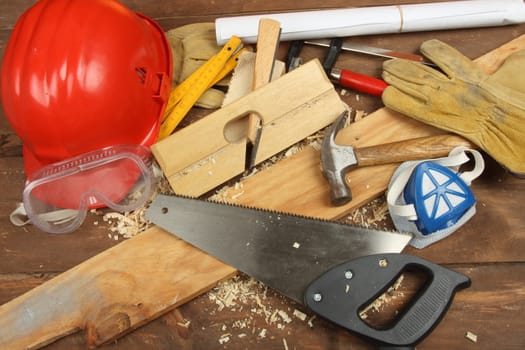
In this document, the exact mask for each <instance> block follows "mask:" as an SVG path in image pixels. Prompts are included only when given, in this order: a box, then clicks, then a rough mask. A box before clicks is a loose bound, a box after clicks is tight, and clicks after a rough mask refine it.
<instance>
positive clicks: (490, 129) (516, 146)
mask: <svg viewBox="0 0 525 350" xmlns="http://www.w3.org/2000/svg"><path fill="white" fill-rule="evenodd" d="M421 53H422V54H423V55H425V56H426V57H427V58H428V59H429V60H431V61H432V62H434V63H435V64H436V65H437V66H438V67H439V68H440V69H441V70H442V72H440V71H438V70H436V69H433V68H431V67H428V66H425V65H422V64H419V63H414V62H410V61H406V60H399V59H397V60H390V61H386V62H385V63H384V64H383V79H384V80H385V81H386V82H387V83H388V84H390V86H389V87H387V88H386V89H385V91H384V92H383V95H382V99H383V103H384V104H385V106H387V107H388V108H391V109H393V110H395V111H398V112H400V113H403V114H405V115H407V116H409V117H412V118H414V119H417V120H419V121H422V122H424V123H427V124H430V125H433V126H436V127H438V128H441V129H444V130H447V131H452V132H454V133H457V134H459V135H461V136H463V137H465V138H467V139H469V140H470V141H472V142H473V143H475V144H476V145H478V146H479V147H480V148H481V149H483V150H484V151H485V152H487V153H488V154H489V155H490V156H492V157H493V158H494V159H495V160H496V161H498V162H499V163H500V164H502V165H503V166H504V167H506V168H507V169H509V170H510V171H511V172H513V173H515V174H517V175H520V176H525V80H524V79H523V72H524V71H525V51H518V52H515V53H513V54H512V55H510V56H509V57H508V58H507V59H506V61H505V62H504V63H503V65H502V66H501V67H500V68H499V69H498V70H497V71H496V72H495V73H494V74H492V75H487V74H485V73H483V71H482V70H481V69H480V68H479V67H478V66H477V65H476V64H475V63H474V62H472V61H471V60H470V59H468V58H467V57H465V56H464V55H462V54H461V53H459V52H458V51H457V50H455V49H454V48H452V47H450V46H449V45H447V44H445V43H443V42H441V41H439V40H429V41H426V42H424V43H423V44H422V45H421Z"/></svg>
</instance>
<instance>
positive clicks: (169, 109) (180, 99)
mask: <svg viewBox="0 0 525 350" xmlns="http://www.w3.org/2000/svg"><path fill="white" fill-rule="evenodd" d="M244 50H245V49H243V48H242V41H241V39H240V38H238V37H236V36H233V37H232V38H231V39H230V40H229V41H228V42H227V43H226V45H224V47H223V48H222V49H221V50H220V51H219V52H218V53H217V54H216V55H214V56H213V57H212V58H210V59H209V60H208V61H207V62H206V63H205V64H204V65H202V66H201V67H200V68H199V69H197V70H196V71H195V72H194V73H192V74H191V75H190V76H189V77H188V78H187V79H186V80H184V81H183V82H182V83H181V84H179V85H178V86H177V87H176V88H175V89H173V91H172V92H171V93H170V97H169V99H168V104H167V106H166V111H165V112H164V115H163V120H162V124H161V126H160V132H159V140H161V139H163V138H165V137H167V136H169V135H170V134H171V133H172V132H173V130H175V128H176V127H177V125H178V124H179V123H180V121H181V120H182V118H184V116H185V115H186V114H187V113H188V112H189V110H190V109H191V108H192V107H193V106H194V105H195V103H196V102H197V100H198V99H199V98H200V97H201V96H202V94H203V93H204V91H206V90H207V89H209V88H210V87H212V86H213V85H215V84H216V83H217V82H219V81H220V80H221V79H222V78H224V77H225V76H226V75H227V74H228V73H229V72H231V71H232V70H233V69H234V68H235V66H236V65H237V61H238V58H239V56H240V55H241V53H242V52H243V51H244Z"/></svg>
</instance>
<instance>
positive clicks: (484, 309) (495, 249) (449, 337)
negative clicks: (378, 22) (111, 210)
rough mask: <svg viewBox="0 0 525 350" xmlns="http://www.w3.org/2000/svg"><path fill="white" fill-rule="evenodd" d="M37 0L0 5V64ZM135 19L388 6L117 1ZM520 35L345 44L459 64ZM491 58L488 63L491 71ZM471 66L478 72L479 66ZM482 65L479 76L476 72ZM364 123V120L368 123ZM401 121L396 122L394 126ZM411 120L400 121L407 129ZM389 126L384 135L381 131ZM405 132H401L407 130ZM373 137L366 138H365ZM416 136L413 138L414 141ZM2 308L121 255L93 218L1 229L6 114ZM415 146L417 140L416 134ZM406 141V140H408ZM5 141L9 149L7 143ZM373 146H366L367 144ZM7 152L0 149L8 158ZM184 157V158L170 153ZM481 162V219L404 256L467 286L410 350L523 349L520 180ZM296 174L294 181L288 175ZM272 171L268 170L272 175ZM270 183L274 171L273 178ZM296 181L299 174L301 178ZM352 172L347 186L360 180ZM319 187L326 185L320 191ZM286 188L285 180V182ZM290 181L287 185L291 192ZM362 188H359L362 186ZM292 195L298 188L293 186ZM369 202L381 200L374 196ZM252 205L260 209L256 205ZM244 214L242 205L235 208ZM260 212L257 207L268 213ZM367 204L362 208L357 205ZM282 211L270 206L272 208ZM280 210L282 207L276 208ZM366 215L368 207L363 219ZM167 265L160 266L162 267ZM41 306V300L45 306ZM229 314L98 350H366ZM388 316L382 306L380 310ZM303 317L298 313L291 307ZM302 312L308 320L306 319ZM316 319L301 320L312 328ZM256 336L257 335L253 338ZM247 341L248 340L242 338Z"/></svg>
mask: <svg viewBox="0 0 525 350" xmlns="http://www.w3.org/2000/svg"><path fill="white" fill-rule="evenodd" d="M437 1H438V0H402V1H396V2H395V3H397V4H402V3H403V4H409V3H426V2H437ZM34 2H35V1H34V0H19V1H2V2H0V14H1V16H0V57H3V52H4V50H5V45H6V43H7V40H8V38H9V35H10V32H11V29H12V27H13V25H14V23H15V21H16V19H17V17H18V16H19V15H20V14H21V13H22V12H23V11H24V10H25V9H26V8H27V7H29V6H30V5H31V4H33V3H34ZM123 2H124V3H125V4H126V5H128V6H130V7H131V8H132V9H134V10H135V11H139V12H142V13H145V14H146V15H148V16H151V17H153V18H155V19H156V20H157V21H158V22H159V23H160V24H161V25H162V26H163V28H164V29H171V28H174V27H176V26H180V25H183V24H188V23H195V22H210V21H213V20H214V19H215V18H217V17H222V16H229V15H231V16H234V15H239V14H243V13H244V14H250V13H265V12H280V11H295V10H300V9H304V10H309V9H317V8H335V7H348V6H376V5H391V4H392V3H393V2H392V1H389V0H380V1H373V2H372V1H370V0H355V1H351V2H348V1H347V0H327V1H324V2H322V3H319V1H317V0H303V1H286V2H283V1H280V0H264V1H263V0H254V1H249V2H246V1H215V2H210V1H208V0H195V1H192V2H191V4H190V3H188V2H184V1H179V0H172V1H142V0H123ZM524 32H525V25H519V26H502V27H493V28H473V29H459V30H448V31H438V32H415V33H405V34H402V35H375V36H358V37H354V38H352V41H354V42H356V43H361V44H365V45H370V46H377V47H385V48H392V49H395V50H396V51H403V52H414V53H416V52H417V51H418V48H419V45H420V44H421V42H423V41H425V40H429V39H435V38H438V39H441V40H443V41H445V42H447V43H449V44H450V45H452V46H454V47H456V48H458V49H459V50H460V51H461V52H463V53H464V54H465V55H466V56H467V57H470V58H475V57H478V56H480V55H482V54H484V53H486V52H488V51H490V50H492V49H494V48H496V47H498V46H500V45H504V44H506V43H507V42H509V41H510V40H512V39H515V38H518V37H519V36H520V35H522V34H523V33H524ZM504 46H506V47H507V50H508V51H509V52H512V51H514V50H516V49H517V48H519V47H520V46H521V44H518V45H517V46H514V43H513V42H512V41H511V42H509V44H507V45H504ZM286 49H287V43H286V42H284V43H281V45H280V47H279V54H278V56H279V57H280V58H281V59H282V58H284V57H285V54H286ZM323 55H324V50H322V49H318V48H311V47H306V48H304V50H303V52H302V57H303V59H304V61H308V60H310V59H312V58H316V57H323ZM505 56H506V55H505V54H503V55H501V56H500V57H495V56H490V55H488V56H484V58H487V59H488V61H491V62H492V63H489V65H490V66H493V67H496V66H497V65H498V64H499V62H501V59H502V58H503V57H505ZM489 58H490V59H489ZM381 62H382V60H381V59H374V58H371V57H369V56H366V55H358V54H348V53H343V54H341V55H340V57H339V61H338V65H339V66H341V67H345V68H348V69H352V70H356V71H359V72H360V73H363V74H367V75H371V76H376V77H379V76H380V74H381ZM478 62H480V63H481V62H482V61H481V60H478ZM483 65H485V64H483ZM338 92H340V93H341V97H342V99H343V100H344V101H345V102H346V103H348V104H349V105H351V106H352V107H353V108H355V109H358V110H361V111H364V112H365V114H366V113H370V112H371V111H374V110H376V109H378V108H381V107H382V103H381V100H380V99H377V98H374V97H371V96H366V95H362V94H361V95H360V94H358V93H354V92H352V91H344V90H341V89H338ZM206 114H207V111H203V110H199V109H195V110H193V111H192V112H191V115H189V116H188V117H189V118H188V122H187V123H186V124H185V125H188V124H189V123H190V122H191V121H195V120H197V119H199V118H200V117H202V116H204V115H206ZM369 116H371V115H369ZM401 119H402V118H399V120H401ZM404 119H407V118H404ZM376 120H377V121H378V124H376V125H375V129H373V133H372V134H370V133H366V134H363V133H360V132H359V129H356V128H361V127H360V126H359V125H360V124H359V123H356V124H357V125H354V127H355V128H354V127H353V128H352V130H345V133H346V132H348V133H349V135H353V137H355V138H356V139H353V138H351V140H352V142H353V144H357V145H359V144H360V143H361V142H360V140H362V139H363V137H366V139H367V140H370V141H372V140H375V141H373V143H374V142H375V144H378V143H381V137H382V135H383V134H384V135H390V136H388V137H392V135H391V132H390V130H389V129H388V127H383V126H382V125H381V122H382V119H381V118H378V119H376ZM387 125H388V124H387ZM404 125H406V124H404ZM370 127H371V126H370ZM368 128H369V126H368V125H363V127H362V129H361V131H366V130H369V129H368ZM417 129H418V127H417V126H416V127H415V130H417ZM0 132H1V136H2V139H1V140H2V141H1V143H0V155H1V157H2V158H1V159H0V169H1V171H0V188H1V189H2V196H0V303H5V302H8V301H9V300H12V299H13V298H15V297H16V296H19V295H21V294H22V293H24V292H26V291H28V290H29V289H31V288H33V287H35V286H36V285H39V284H41V283H44V282H45V281H48V280H49V278H50V277H53V276H56V275H57V274H59V273H61V272H63V271H66V270H68V269H70V268H72V267H73V266H75V265H76V264H79V263H82V262H83V261H85V260H86V259H88V258H89V257H92V256H95V255H96V254H98V253H100V252H101V251H103V250H104V249H107V248H110V247H112V246H115V245H116V244H120V243H121V242H120V241H114V240H113V239H109V238H108V237H107V233H108V230H107V227H105V225H104V224H103V223H100V224H99V225H94V222H95V221H97V220H99V219H100V218H99V217H97V216H96V215H93V214H90V215H89V216H88V220H87V221H86V223H85V225H83V227H82V229H81V230H79V231H77V232H75V233H74V234H72V235H61V236H49V235H47V234H45V233H42V232H40V231H38V230H37V229H36V228H34V227H24V228H18V227H13V226H12V225H11V224H10V223H9V220H8V218H7V216H8V214H9V213H10V211H11V210H12V208H13V206H14V204H15V203H16V201H18V200H19V199H20V196H21V191H22V189H23V183H24V180H25V177H24V172H23V167H22V159H21V142H20V140H19V139H18V138H17V137H16V136H15V135H14V134H13V132H12V130H10V128H9V125H8V124H7V122H6V120H5V114H4V111H3V109H2V108H0ZM416 134H417V133H416ZM416 134H414V137H415V136H416ZM3 140H7V141H6V142H5V143H4V141H3ZM373 143H371V144H373ZM4 146H5V147H7V148H5V147H4ZM174 152H184V150H174ZM308 152H309V153H311V154H310V155H311V157H310V158H308V157H307V159H308V160H309V161H311V163H310V165H309V166H308V167H307V168H308V169H310V168H311V169H314V168H315V169H317V171H316V173H317V174H319V171H318V170H319V158H318V157H319V154H318V153H316V150H315V149H313V148H311V147H310V148H309V149H308ZM486 160H487V161H488V164H487V168H486V171H485V173H484V174H483V176H482V177H481V178H479V179H477V180H476V182H475V183H474V184H473V191H474V193H475V194H476V197H477V199H478V213H477V215H476V216H475V217H474V218H473V219H472V220H471V221H469V223H467V225H465V226H464V227H462V229H461V230H460V231H458V232H457V233H456V234H455V235H453V236H452V237H450V238H448V239H446V240H443V241H441V242H440V243H438V244H435V245H432V246H430V247H428V248H426V249H425V250H423V251H420V250H415V249H408V250H407V252H410V253H413V254H416V255H419V256H422V257H425V258H428V259H430V260H432V261H434V262H437V263H442V264H448V265H449V266H452V267H454V268H457V269H458V270H459V271H460V272H463V273H465V274H467V275H469V276H470V277H471V278H472V280H473V285H472V287H470V288H469V289H467V290H465V291H462V292H461V293H460V294H458V296H457V298H456V300H455V302H454V303H452V306H451V309H450V311H449V313H448V314H447V315H446V316H445V319H444V320H443V322H442V323H441V324H440V325H439V326H438V327H437V328H436V329H435V330H434V332H433V333H432V334H431V335H430V336H429V337H428V338H427V339H426V340H425V341H424V342H423V343H422V344H420V346H418V349H475V350H481V349H482V350H485V349H486V350H489V349H490V350H492V349H523V348H525V338H524V337H523V329H524V328H525V318H524V317H523V316H522V313H523V309H524V308H525V304H524V297H523V296H524V286H523V282H522V281H523V278H522V276H525V270H524V269H523V263H524V260H523V259H524V256H523V251H524V249H525V235H524V233H525V220H524V216H523V215H522V213H523V210H524V202H523V198H524V196H525V185H524V183H523V181H522V180H519V179H516V178H514V177H512V176H510V175H509V174H508V173H506V172H505V171H504V170H503V169H501V168H500V167H499V166H498V165H497V164H495V163H491V162H490V159H486ZM294 164H295V165H299V166H300V165H301V161H300V159H295V160H294ZM287 169H288V170H292V171H295V169H291V168H287ZM277 170H278V169H276V171H277ZM387 170H388V169H387ZM277 172H278V171H277ZM295 173H296V174H300V173H301V168H299V169H297V172H295ZM358 174H360V173H357V171H356V172H354V173H353V174H352V175H351V176H350V175H349V179H352V178H354V177H356V176H358ZM367 175H368V176H369V177H373V176H375V173H369V174H367V173H366V172H364V173H361V174H360V175H359V176H361V177H362V178H363V179H366V177H367ZM321 180H324V179H321ZM287 181H288V180H287ZM292 181H293V180H292ZM364 183H365V182H364ZM272 185H273V187H270V190H268V191H267V192H271V193H272V194H273V197H277V196H276V194H277V193H279V195H281V194H283V193H284V192H285V191H287V189H286V187H281V186H282V185H284V182H283V181H278V180H275V181H272ZM296 185H297V184H296ZM292 188H294V191H296V193H297V194H298V195H299V196H301V195H303V194H307V192H308V190H309V189H302V188H300V186H298V185H297V186H295V187H292ZM253 190H254V188H251V189H250V190H249V191H244V194H243V195H242V197H244V196H246V197H245V198H244V199H245V200H246V199H248V198H249V197H251V192H252V191H253ZM377 193H381V192H380V191H379V192H377ZM253 200H254V201H255V202H257V201H256V198H254V199H253ZM272 201H276V202H277V203H278V202H279V199H278V198H273V199H267V200H265V201H264V203H269V202H272ZM238 202H240V201H238ZM264 203H262V204H261V206H264V205H265V204H264ZM363 203H366V201H365V202H362V204H363ZM277 205H278V204H276V206H277ZM281 206H282V204H281ZM311 206H312V205H311V203H310V202H309V201H307V200H306V201H304V202H303V203H302V207H301V206H300V202H294V203H291V205H290V208H291V210H296V211H300V210H303V209H304V210H307V211H310V212H311V211H315V210H311V209H309V207H311ZM373 208H374V207H373V206H369V205H367V206H366V208H365V209H367V210H368V211H369V212H370V211H371V209H373ZM168 263H169V262H168V261H164V265H168ZM154 278H155V273H154V274H151V275H148V276H145V277H144V280H145V281H146V282H143V283H145V284H147V283H149V281H150V280H152V279H154ZM265 296H266V298H265V299H264V300H263V301H262V302H263V303H264V305H265V307H266V308H268V309H269V310H271V311H272V312H273V311H275V310H277V309H282V310H285V311H287V312H288V313H290V312H291V311H293V309H294V308H296V307H299V306H298V305H296V304H294V303H292V302H289V301H287V300H285V299H284V298H282V297H281V296H280V295H278V294H276V293H273V292H271V291H268V293H265ZM42 300H49V299H47V298H45V299H42ZM240 306H241V307H239V308H237V309H235V310H228V309H227V310H222V311H219V310H218V309H217V305H216V304H215V302H214V301H211V300H210V299H209V297H208V295H202V296H200V297H197V298H196V299H194V300H192V301H191V302H188V303H186V304H184V305H182V306H181V307H180V311H181V313H182V314H183V315H184V317H185V319H187V320H189V321H190V323H191V324H190V326H189V328H188V331H189V332H188V334H185V335H182V334H180V333H179V332H177V330H175V329H174V328H172V326H171V323H170V322H168V321H167V320H166V318H165V317H159V318H157V319H156V320H155V321H152V322H150V323H148V324H145V325H143V326H142V327H140V328H138V329H136V330H135V331H133V332H131V333H130V334H128V335H127V336H125V337H122V338H120V339H119V340H118V341H115V342H112V343H111V344H108V345H107V346H105V347H104V349H119V350H120V349H125V350H135V349H136V350H139V349H140V350H142V349H149V348H153V349H219V348H220V349H222V348H228V349H232V350H240V349H246V348H250V349H254V350H262V349H283V348H284V344H283V342H284V341H286V344H287V346H288V348H289V349H292V348H297V349H373V348H374V347H373V346H372V345H370V344H369V343H367V342H366V341H365V340H362V339H360V338H357V337H354V336H352V335H350V334H348V333H347V332H344V331H342V330H340V329H338V328H337V327H336V326H334V325H332V324H330V323H328V322H325V321H323V320H321V319H319V318H316V319H314V320H313V328H310V327H309V326H308V324H307V323H306V322H302V321H300V320H297V319H293V321H292V323H290V324H286V325H284V327H283V328H282V329H279V328H277V326H276V324H275V323H274V324H273V327H272V325H268V324H267V323H266V320H265V316H264V315H262V316H261V315H257V314H253V313H252V312H251V308H250V307H249V306H248V305H240ZM385 307H386V308H388V305H386V306H385ZM299 308H300V307H299ZM302 310H303V311H306V310H304V309H302ZM310 316H312V315H308V317H310ZM249 319H251V320H253V323H251V324H249V328H247V329H237V328H235V325H237V324H238V323H239V322H242V321H245V320H249ZM223 326H226V327H227V331H226V332H231V334H232V337H231V340H230V341H229V342H228V343H226V344H223V345H221V344H220V343H219V341H218V339H219V338H220V336H221V335H223V334H224V332H225V331H224V330H223V329H222V327H223ZM263 328H267V330H268V334H267V336H266V337H259V336H258V334H259V333H258V332H256V331H257V330H259V331H260V330H262V329H263ZM467 330H469V331H472V332H473V333H475V334H477V335H478V341H477V342H476V343H473V342H470V341H468V340H467V339H466V338H465V336H464V332H465V331H467ZM254 332H255V333H254ZM242 333H244V334H245V336H244V337H241V336H240V335H241V334H242ZM45 348H46V349H48V350H66V349H67V350H72V349H85V348H86V346H85V335H84V333H83V332H78V333H75V334H72V335H70V336H67V337H63V338H61V339H59V340H57V341H55V342H54V343H52V344H50V345H48V346H46V347H45Z"/></svg>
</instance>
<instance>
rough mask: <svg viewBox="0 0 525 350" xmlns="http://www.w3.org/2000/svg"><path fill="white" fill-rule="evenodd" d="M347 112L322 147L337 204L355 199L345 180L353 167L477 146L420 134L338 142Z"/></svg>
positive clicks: (453, 138)
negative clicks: (358, 143) (364, 143)
mask: <svg viewBox="0 0 525 350" xmlns="http://www.w3.org/2000/svg"><path fill="white" fill-rule="evenodd" d="M352 113H355V112H354V111H352ZM347 115H348V112H347V111H345V112H343V113H342V114H341V115H340V116H339V117H338V118H337V120H336V121H335V122H334V124H333V125H332V127H331V128H330V130H329V131H328V134H327V135H326V136H325V137H324V139H323V144H322V148H321V165H322V170H323V175H324V176H325V178H326V179H327V180H328V182H329V184H330V195H331V201H332V204H333V205H335V206H339V205H344V204H346V203H348V202H350V201H351V200H352V192H351V191H350V187H349V186H348V184H347V183H346V181H345V174H346V172H347V171H349V170H351V169H354V168H357V167H362V166H370V165H381V164H390V163H399V162H403V161H407V160H417V159H429V158H436V157H444V156H447V155H448V153H449V152H450V151H451V150H452V149H453V148H454V147H457V146H465V147H470V148H471V147H475V146H473V145H472V144H471V143H470V142H469V141H467V140H465V139H463V138H462V137H459V136H456V135H452V134H447V135H439V136H431V137H420V138H415V139H409V140H404V141H398V142H392V143H385V144H381V145H375V146H369V147H362V148H354V147H352V146H350V145H338V144H336V142H335V137H336V135H337V133H338V132H339V130H341V129H342V128H343V126H344V124H345V120H346V117H347Z"/></svg>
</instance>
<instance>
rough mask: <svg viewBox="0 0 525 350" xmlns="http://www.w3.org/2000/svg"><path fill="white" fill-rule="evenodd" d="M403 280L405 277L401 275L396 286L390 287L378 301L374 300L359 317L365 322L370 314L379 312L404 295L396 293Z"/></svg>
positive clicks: (395, 283)
mask: <svg viewBox="0 0 525 350" xmlns="http://www.w3.org/2000/svg"><path fill="white" fill-rule="evenodd" d="M403 279H404V275H400V276H399V278H398V279H397V280H396V282H394V284H393V285H392V286H390V288H388V290H387V291H386V292H384V293H383V294H381V295H380V296H379V297H378V298H377V299H376V300H374V301H373V302H372V303H371V304H369V305H368V306H367V307H365V308H364V309H363V310H362V311H361V312H360V313H359V317H361V319H363V320H365V319H366V318H367V317H368V313H369V312H379V311H381V309H382V308H383V307H384V306H385V305H386V304H388V303H390V302H391V300H395V299H397V298H398V297H399V296H402V294H400V293H394V292H395V291H397V290H398V289H399V287H400V286H401V284H402V283H403Z"/></svg>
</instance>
